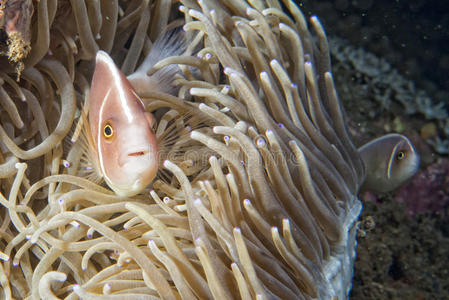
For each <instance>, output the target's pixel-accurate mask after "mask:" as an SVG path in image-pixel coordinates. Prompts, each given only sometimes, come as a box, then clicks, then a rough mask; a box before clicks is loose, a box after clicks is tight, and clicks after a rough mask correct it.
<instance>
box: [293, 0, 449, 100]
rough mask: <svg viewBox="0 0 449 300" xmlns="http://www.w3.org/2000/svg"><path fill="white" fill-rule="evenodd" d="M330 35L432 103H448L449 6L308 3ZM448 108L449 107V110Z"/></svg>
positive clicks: (430, 1)
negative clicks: (389, 68)
mask: <svg viewBox="0 0 449 300" xmlns="http://www.w3.org/2000/svg"><path fill="white" fill-rule="evenodd" d="M298 3H300V4H299V5H300V6H301V9H302V10H303V12H304V13H305V14H306V16H310V15H313V14H315V15H317V16H318V17H319V19H320V20H321V22H322V23H323V25H324V28H325V30H326V32H327V34H328V35H330V36H332V35H336V36H339V37H342V38H344V39H347V40H348V41H350V42H351V43H352V44H353V45H355V46H361V47H363V48H365V49H366V50H368V51H370V52H373V53H375V54H376V55H377V56H380V57H384V58H386V59H387V60H388V61H389V62H390V63H391V64H392V65H393V66H394V67H395V68H397V69H398V70H399V71H400V73H401V74H403V75H405V76H406V77H408V78H410V79H412V80H413V81H415V83H416V84H417V86H418V87H420V88H423V89H425V90H426V91H427V92H428V93H429V95H431V97H432V98H434V99H435V100H438V102H439V101H447V102H449V76H448V72H449V1H447V0H335V1H329V0H304V1H298ZM448 107H449V106H448Z"/></svg>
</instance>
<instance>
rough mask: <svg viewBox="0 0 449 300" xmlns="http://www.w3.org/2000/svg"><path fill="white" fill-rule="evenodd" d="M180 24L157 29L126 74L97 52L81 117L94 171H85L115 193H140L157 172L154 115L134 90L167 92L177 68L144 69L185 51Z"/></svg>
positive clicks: (107, 57)
mask: <svg viewBox="0 0 449 300" xmlns="http://www.w3.org/2000/svg"><path fill="white" fill-rule="evenodd" d="M181 28H182V27H179V26H178V27H176V28H174V29H170V30H166V31H165V32H163V33H162V34H161V36H160V37H159V38H158V39H157V40H156V42H155V43H154V45H153V47H152V49H151V51H150V53H149V54H148V56H147V57H146V58H145V60H144V61H143V63H142V65H141V66H140V67H139V68H138V69H137V70H136V72H134V73H133V74H131V75H130V76H128V77H126V76H125V75H124V74H123V73H122V72H121V71H120V70H119V69H118V67H117V66H116V65H115V63H114V61H113V60H112V58H111V57H110V56H109V55H108V54H107V53H106V52H104V51H98V53H97V56H96V61H95V70H94V74H93V77H92V83H91V89H90V94H89V100H88V101H89V102H88V103H89V113H88V122H84V123H85V125H86V126H85V129H86V130H85V131H84V132H85V133H86V135H87V136H86V137H85V140H87V144H88V147H87V148H88V149H87V151H86V152H87V153H86V155H87V161H88V162H89V164H90V166H89V167H88V168H87V169H89V170H92V172H94V173H96V174H95V175H93V176H91V177H95V178H101V179H104V181H105V182H106V183H107V185H108V186H109V187H110V188H111V189H112V190H113V191H114V192H115V193H116V194H117V195H119V196H126V197H130V196H133V195H136V194H138V193H140V192H141V191H142V190H143V189H144V188H145V187H146V186H147V185H148V184H150V183H151V182H152V181H153V179H154V178H155V176H156V174H157V171H158V167H159V157H158V143H157V139H156V136H155V133H154V131H153V129H152V128H153V126H154V124H155V122H156V119H155V118H154V116H153V115H152V114H151V113H150V112H147V111H145V106H144V103H143V102H142V100H141V98H140V97H139V95H138V94H137V92H136V91H139V92H145V91H146V90H150V91H151V90H153V91H154V90H156V91H160V92H167V93H173V92H174V91H175V90H176V89H175V88H174V87H173V85H172V81H173V80H174V76H175V75H176V73H178V72H179V68H178V66H177V65H170V66H167V67H164V68H162V69H160V70H159V71H157V72H156V73H155V74H154V75H152V76H147V71H148V70H149V69H151V67H152V66H153V65H154V64H155V63H157V62H158V61H160V60H162V59H163V58H166V57H169V56H176V55H181V54H182V53H183V52H184V51H185V49H186V45H185V44H186V43H185V41H184V35H183V32H182V30H181ZM86 123H88V124H86ZM85 148H86V147H85ZM98 181H100V180H98Z"/></svg>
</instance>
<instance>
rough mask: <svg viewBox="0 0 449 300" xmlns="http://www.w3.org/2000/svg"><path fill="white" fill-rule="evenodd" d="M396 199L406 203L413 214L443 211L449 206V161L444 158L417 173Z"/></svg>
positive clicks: (408, 211) (408, 210)
mask: <svg viewBox="0 0 449 300" xmlns="http://www.w3.org/2000/svg"><path fill="white" fill-rule="evenodd" d="M395 199H396V200H397V201H399V202H403V203H405V205H406V208H407V213H408V214H409V215H411V216H413V215H416V214H418V213H430V214H441V213H443V212H444V210H445V209H446V208H447V207H448V206H449V161H448V160H442V161H440V162H438V163H435V164H432V165H430V166H429V167H427V169H426V170H424V171H420V172H419V173H417V174H416V175H415V176H414V177H413V179H412V180H411V181H410V182H409V183H407V184H406V185H404V186H403V187H402V188H401V189H400V190H399V191H398V192H397V193H396V197H395Z"/></svg>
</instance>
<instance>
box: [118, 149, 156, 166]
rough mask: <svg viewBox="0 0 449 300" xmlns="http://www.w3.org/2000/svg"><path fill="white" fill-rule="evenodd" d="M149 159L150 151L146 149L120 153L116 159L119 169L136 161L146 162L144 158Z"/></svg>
mask: <svg viewBox="0 0 449 300" xmlns="http://www.w3.org/2000/svg"><path fill="white" fill-rule="evenodd" d="M149 157H150V150H149V149H148V148H134V149H130V151H127V152H124V153H122V154H121V155H120V156H119V158H118V165H119V166H120V167H123V166H125V165H126V164H129V163H131V164H132V162H135V161H136V160H139V161H141V160H142V159H143V160H146V158H149Z"/></svg>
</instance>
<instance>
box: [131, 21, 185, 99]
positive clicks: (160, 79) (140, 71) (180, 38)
mask: <svg viewBox="0 0 449 300" xmlns="http://www.w3.org/2000/svg"><path fill="white" fill-rule="evenodd" d="M181 21H182V20H177V21H174V22H172V23H170V24H169V25H168V26H167V28H166V29H165V30H164V31H163V32H162V33H161V35H160V36H159V37H158V38H157V39H156V41H155V42H154V44H153V47H152V48H151V50H150V52H149V53H148V55H147V57H145V59H144V61H143V62H142V64H141V65H140V66H139V67H138V68H137V70H136V71H135V72H134V73H132V74H131V75H129V76H128V80H129V81H130V82H131V84H132V86H133V87H134V89H135V90H136V92H137V93H138V94H141V93H145V92H146V91H159V92H165V93H169V94H174V93H176V91H177V88H176V87H175V86H174V85H173V81H174V80H175V75H176V74H179V73H180V72H181V69H180V68H179V67H178V65H177V64H170V65H167V66H165V67H162V68H161V69H159V70H158V71H156V72H155V73H154V74H152V75H151V76H148V75H147V73H148V72H149V71H150V70H151V69H152V68H153V67H154V65H155V64H156V63H158V62H159V61H161V60H163V59H165V58H168V57H172V56H180V55H183V54H184V52H185V51H186V50H187V40H186V36H185V32H184V29H183V25H184V22H183V21H182V22H181Z"/></svg>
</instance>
